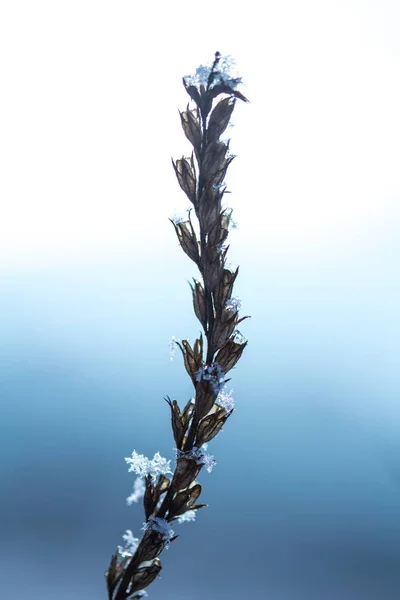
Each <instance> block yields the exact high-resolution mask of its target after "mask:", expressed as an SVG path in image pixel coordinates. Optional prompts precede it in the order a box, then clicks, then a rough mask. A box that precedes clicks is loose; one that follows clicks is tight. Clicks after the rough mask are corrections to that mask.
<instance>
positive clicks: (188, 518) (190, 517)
mask: <svg viewBox="0 0 400 600" xmlns="http://www.w3.org/2000/svg"><path fill="white" fill-rule="evenodd" d="M195 520H196V511H195V510H187V511H186V512H185V513H183V515H180V516H179V517H178V518H177V522H178V523H179V525H181V524H182V523H191V522H192V521H195Z"/></svg>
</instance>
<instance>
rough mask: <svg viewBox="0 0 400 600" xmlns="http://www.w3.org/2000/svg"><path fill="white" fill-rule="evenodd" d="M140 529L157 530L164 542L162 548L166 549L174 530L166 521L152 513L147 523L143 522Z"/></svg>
mask: <svg viewBox="0 0 400 600" xmlns="http://www.w3.org/2000/svg"><path fill="white" fill-rule="evenodd" d="M142 530H143V531H157V533H160V534H161V535H162V539H163V542H164V548H166V549H167V550H168V546H169V543H170V541H171V538H173V537H174V532H173V530H172V529H171V527H170V526H169V523H168V521H166V520H165V519H161V518H160V517H153V515H151V516H150V517H149V520H148V521H147V523H143V527H142Z"/></svg>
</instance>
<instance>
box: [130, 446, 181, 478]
mask: <svg viewBox="0 0 400 600" xmlns="http://www.w3.org/2000/svg"><path fill="white" fill-rule="evenodd" d="M125 461H126V462H127V463H128V464H129V465H130V467H129V472H131V471H133V473H136V475H139V476H140V477H146V476H147V475H149V476H150V477H151V480H152V482H153V483H155V482H156V481H157V478H158V476H159V475H167V474H168V473H172V471H171V469H170V463H171V461H170V460H167V459H166V458H163V457H162V456H161V455H160V453H159V452H156V453H155V455H154V458H152V459H149V458H147V456H144V455H143V454H138V453H137V452H136V450H133V452H132V456H130V457H129V458H125Z"/></svg>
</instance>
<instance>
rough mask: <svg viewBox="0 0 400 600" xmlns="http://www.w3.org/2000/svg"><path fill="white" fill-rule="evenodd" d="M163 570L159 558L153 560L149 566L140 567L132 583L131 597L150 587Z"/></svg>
mask: <svg viewBox="0 0 400 600" xmlns="http://www.w3.org/2000/svg"><path fill="white" fill-rule="evenodd" d="M161 569H162V566H161V563H160V560H159V559H158V558H155V559H154V560H152V561H151V563H150V564H149V565H144V566H140V565H139V567H138V568H137V569H136V571H135V573H134V574H133V576H132V579H131V581H130V587H129V595H130V594H133V592H137V591H138V590H143V589H144V588H146V587H148V586H149V585H150V584H151V583H152V582H153V581H154V580H155V578H156V577H157V575H158V574H159V573H160V571H161Z"/></svg>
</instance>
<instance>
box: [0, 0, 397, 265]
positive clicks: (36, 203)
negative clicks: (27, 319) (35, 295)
mask: <svg viewBox="0 0 400 600" xmlns="http://www.w3.org/2000/svg"><path fill="white" fill-rule="evenodd" d="M200 6H201V7H202V8H201V10H200ZM399 26H400V5H399V4H398V3H397V2H395V1H394V2H389V1H385V0H360V1H359V2H357V1H355V0H345V1H342V2H341V1H335V0H332V1H321V0H315V1H312V0H302V1H301V2H300V1H298V0H279V1H278V0H273V1H269V2H268V1H267V2H265V3H261V2H259V1H253V0H250V1H249V0H248V1H247V2H246V3H240V4H237V5H235V4H229V3H226V2H220V3H217V2H215V1H208V0H207V1H205V2H204V1H203V2H202V3H201V5H199V3H195V2H192V3H190V2H187V0H185V1H178V2H177V1H175V2H172V3H167V2H161V1H159V2H154V3H152V4H150V3H138V2H135V1H134V0H130V1H125V0H120V1H118V2H115V1H114V2H111V1H109V2H104V1H101V0H96V1H95V2H94V1H92V0H79V1H76V0H70V1H68V2H66V1H65V2H54V0H51V1H47V2H44V1H40V0H36V1H35V2H32V1H25V2H22V1H18V0H15V1H13V2H6V3H2V5H1V8H0V53H1V57H2V58H1V66H0V78H1V87H2V93H1V96H0V108H1V110H0V127H1V139H0V159H1V172H2V175H1V182H0V186H1V189H0V203H1V219H0V265H1V266H2V267H8V268H9V267H14V266H23V267H26V266H30V265H37V264H50V263H58V262H63V263H64V262H67V263H69V262H72V261H76V260H79V261H80V262H82V261H88V262H89V263H90V261H92V260H96V259H97V258H98V257H100V256H109V257H110V256H113V257H115V259H116V260H120V259H121V257H123V256H125V257H126V256H130V255H132V254H133V253H135V252H136V253H137V252H138V250H139V248H143V247H145V248H146V252H148V253H151V252H152V251H154V252H155V253H156V252H157V251H159V248H160V245H162V244H163V243H164V241H165V240H166V239H170V238H171V236H173V231H172V229H171V226H170V224H169V222H168V220H167V217H168V216H170V215H171V214H172V213H173V212H174V211H175V210H178V211H180V210H183V209H184V208H185V207H186V206H187V205H188V202H187V201H186V199H185V196H184V195H183V193H182V192H181V191H180V189H179V187H178V184H177V183H176V181H175V176H174V174H173V170H172V166H171V162H170V157H171V156H175V157H179V156H180V155H182V154H183V153H185V154H186V153H187V152H188V145H187V143H186V141H185V138H184V136H183V132H182V130H181V128H180V123H179V117H178V112H177V109H178V108H181V109H183V108H184V106H185V104H186V102H187V98H188V97H187V96H186V94H185V92H184V90H183V87H182V84H181V77H182V76H183V75H185V74H188V73H190V72H191V71H194V69H195V68H196V66H198V64H199V63H201V62H207V61H209V60H211V59H212V57H213V54H214V52H215V51H216V50H219V51H220V52H222V53H224V54H232V55H233V56H234V57H235V58H236V59H237V61H238V65H239V67H240V70H241V73H242V75H243V77H244V81H245V83H246V86H245V87H243V93H244V94H245V95H246V96H248V97H249V99H250V100H251V104H250V105H247V106H244V105H243V106H238V109H237V111H236V115H235V117H234V123H235V125H236V126H235V127H234V128H233V129H232V130H231V133H232V144H231V147H232V150H233V152H234V153H236V154H238V158H237V159H236V161H234V165H233V166H232V168H231V174H230V175H229V176H228V184H229V188H230V189H232V191H233V192H234V194H232V196H231V197H230V198H229V201H230V203H231V205H232V206H233V207H234V208H235V213H234V217H235V219H236V220H237V221H238V222H239V225H240V230H239V233H238V235H240V236H242V238H241V239H242V241H245V242H246V241H249V242H254V240H257V239H260V240H262V243H263V248H264V249H265V252H266V253H268V252H269V253H270V252H276V253H280V252H281V253H289V254H290V253H291V252H293V253H294V252H298V251H299V248H300V249H301V248H302V249H304V250H305V251H307V248H308V247H312V248H313V251H314V252H315V250H317V251H321V252H325V251H327V250H328V249H329V246H330V245H332V244H334V246H335V248H337V246H338V242H340V243H343V244H344V245H348V244H353V243H354V241H355V240H356V239H357V238H358V237H359V236H361V237H363V236H369V235H371V232H372V233H374V234H376V233H377V232H382V231H384V230H385V227H386V226H393V223H397V222H398V223H399V224H400V219H399V216H400V215H399V195H400V180H399V176H398V173H399V164H400V160H399V159H400V111H399V106H400V78H399V75H400V73H399V66H400V42H399V41H398V30H399ZM255 212H257V218H254V213H255ZM260 216H262V218H260Z"/></svg>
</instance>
